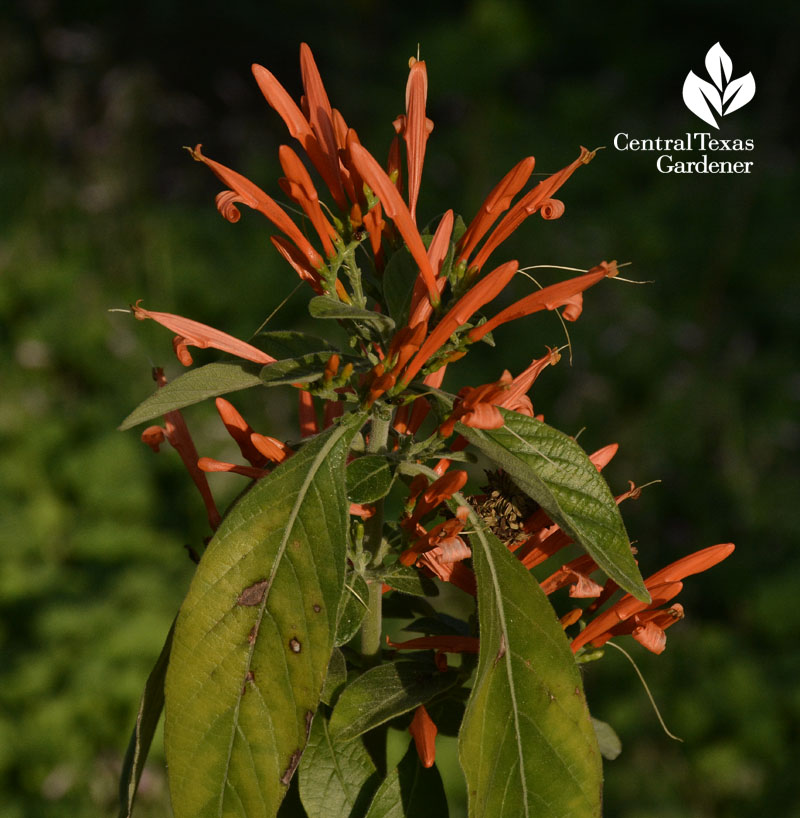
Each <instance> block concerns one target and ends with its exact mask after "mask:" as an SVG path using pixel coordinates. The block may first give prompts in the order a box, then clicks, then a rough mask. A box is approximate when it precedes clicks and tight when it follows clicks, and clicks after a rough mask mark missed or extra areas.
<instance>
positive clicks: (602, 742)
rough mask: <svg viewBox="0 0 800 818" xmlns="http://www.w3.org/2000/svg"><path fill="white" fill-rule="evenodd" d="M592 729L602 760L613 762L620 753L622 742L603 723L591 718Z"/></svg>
mask: <svg viewBox="0 0 800 818" xmlns="http://www.w3.org/2000/svg"><path fill="white" fill-rule="evenodd" d="M592 727H593V728H594V734H595V736H596V737H597V745H598V747H599V748H600V754H601V755H602V756H603V758H607V759H608V760H609V761H613V760H614V759H615V758H617V756H619V754H620V753H621V752H622V742H621V741H620V740H619V736H618V735H617V733H616V731H615V730H614V728H613V727H612V726H611V725H610V724H609V723H608V722H605V721H600V719H596V718H594V717H592Z"/></svg>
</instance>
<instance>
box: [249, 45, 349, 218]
mask: <svg viewBox="0 0 800 818" xmlns="http://www.w3.org/2000/svg"><path fill="white" fill-rule="evenodd" d="M303 47H305V48H308V46H305V44H303V45H301V49H302V48H303ZM252 71H253V76H254V77H255V79H256V82H257V83H258V87H259V88H260V89H261V93H262V94H263V95H264V98H265V99H266V100H267V102H268V103H269V104H270V105H271V106H272V107H273V108H274V109H275V111H277V113H278V114H279V116H280V117H281V119H282V120H283V121H284V123H285V124H286V127H287V128H288V129H289V133H290V134H291V135H292V136H293V137H294V138H295V139H297V140H298V142H300V144H301V145H302V146H303V150H304V151H305V152H306V154H307V155H308V158H309V159H310V160H311V162H312V164H313V165H314V167H315V168H316V169H317V170H318V171H319V174H320V176H322V178H323V179H324V181H325V184H326V185H327V186H328V189H329V190H330V192H331V195H332V196H333V198H334V199H335V201H336V204H337V205H338V206H339V207H340V208H341V210H342V211H346V210H347V201H346V199H345V197H344V193H343V191H342V189H341V179H340V178H339V175H338V174H337V173H335V171H334V169H333V167H332V165H331V162H330V161H329V159H328V157H327V156H326V154H325V151H324V150H323V148H322V147H321V146H320V144H319V140H318V139H317V137H316V136H315V134H314V131H313V129H312V127H311V125H310V124H309V122H308V120H307V119H306V117H305V114H303V112H302V111H301V110H300V108H299V107H298V106H297V104H296V103H295V101H294V100H293V99H292V98H291V97H290V96H289V94H288V93H287V91H286V89H285V88H284V87H283V86H282V85H281V84H280V83H279V82H278V80H277V79H275V77H274V76H273V75H272V73H271V72H269V71H267V69H266V68H264V67H263V66H261V65H257V64H254V65H253V66H252ZM306 94H308V91H306Z"/></svg>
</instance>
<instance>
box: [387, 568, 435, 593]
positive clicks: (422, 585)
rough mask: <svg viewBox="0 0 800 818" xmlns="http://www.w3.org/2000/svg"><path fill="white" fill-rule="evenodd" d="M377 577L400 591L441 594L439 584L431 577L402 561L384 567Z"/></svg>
mask: <svg viewBox="0 0 800 818" xmlns="http://www.w3.org/2000/svg"><path fill="white" fill-rule="evenodd" d="M377 578H378V579H380V580H381V582H385V583H386V584H387V585H389V586H391V587H392V588H394V590H395V591H400V592H401V593H403V594H413V595H414V596H439V586H438V585H437V584H436V583H435V582H434V581H433V580H432V579H431V578H430V577H426V576H425V575H424V574H421V573H420V572H419V571H418V570H417V569H416V568H413V567H411V566H410V565H403V564H402V563H400V562H396V563H394V565H388V566H384V567H382V568H381V569H380V570H379V572H378V574H377Z"/></svg>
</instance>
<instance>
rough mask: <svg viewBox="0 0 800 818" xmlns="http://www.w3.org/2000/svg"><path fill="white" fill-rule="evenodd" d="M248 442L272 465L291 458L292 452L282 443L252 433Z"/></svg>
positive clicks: (275, 439) (272, 438)
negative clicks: (271, 462)
mask: <svg viewBox="0 0 800 818" xmlns="http://www.w3.org/2000/svg"><path fill="white" fill-rule="evenodd" d="M250 442H251V443H252V444H253V446H255V447H256V449H257V450H258V451H259V452H260V453H261V454H262V455H263V456H264V457H266V458H267V460H271V461H273V463H283V461H284V460H286V459H287V458H288V457H291V456H292V455H293V454H294V452H293V451H292V449H291V448H290V447H289V446H287V445H286V444H285V443H284V442H283V441H281V440H278V439H277V438H274V437H269V436H267V435H260V434H259V433H258V432H253V433H252V434H251V435H250Z"/></svg>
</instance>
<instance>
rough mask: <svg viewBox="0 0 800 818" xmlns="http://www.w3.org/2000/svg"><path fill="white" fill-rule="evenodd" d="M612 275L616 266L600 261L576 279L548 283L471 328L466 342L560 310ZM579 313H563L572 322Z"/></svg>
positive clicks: (477, 339)
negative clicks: (537, 314) (538, 314)
mask: <svg viewBox="0 0 800 818" xmlns="http://www.w3.org/2000/svg"><path fill="white" fill-rule="evenodd" d="M616 274H617V264H616V262H615V261H612V262H606V261H602V262H600V264H598V265H597V267H592V269H591V270H589V272H588V273H586V274H585V275H582V276H576V277H575V278H570V279H567V280H566V281H559V282H558V284H551V285H550V286H549V287H545V288H544V289H542V290H538V291H537V292H535V293H531V294H530V295H527V296H525V298H521V299H520V300H519V301H517V302H516V303H514V304H512V305H511V306H510V307H507V308H506V309H504V310H503V311H502V312H500V313H498V314H497V315H495V316H494V318H490V319H489V320H488V321H487V322H486V323H485V324H481V325H480V326H479V327H475V328H474V329H471V330H470V331H469V333H468V337H469V339H470V341H480V339H481V338H483V336H484V335H486V333H487V332H491V331H492V330H493V329H496V328H497V327H499V326H500V325H501V324H505V323H507V322H508V321H514V320H516V319H517V318H523V317H524V316H526V315H531V314H533V313H534V312H539V310H545V309H547V310H555V309H558V307H562V306H564V304H569V303H571V302H570V299H573V298H574V296H576V295H578V294H579V293H582V292H583V291H584V290H588V289H589V287H592V286H593V285H595V284H597V283H598V281H602V280H603V279H604V278H607V277H608V278H613V277H614V276H615V275H616ZM476 286H479V285H476ZM473 289H474V288H473ZM470 292H471V291H470ZM468 294H469V293H468ZM579 314H580V313H579V312H578V314H575V313H574V312H573V313H567V312H566V311H565V313H564V318H566V319H567V320H570V321H574V320H575V319H576V318H577V317H578V315H579Z"/></svg>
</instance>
